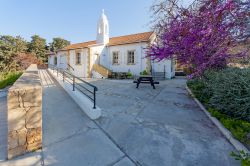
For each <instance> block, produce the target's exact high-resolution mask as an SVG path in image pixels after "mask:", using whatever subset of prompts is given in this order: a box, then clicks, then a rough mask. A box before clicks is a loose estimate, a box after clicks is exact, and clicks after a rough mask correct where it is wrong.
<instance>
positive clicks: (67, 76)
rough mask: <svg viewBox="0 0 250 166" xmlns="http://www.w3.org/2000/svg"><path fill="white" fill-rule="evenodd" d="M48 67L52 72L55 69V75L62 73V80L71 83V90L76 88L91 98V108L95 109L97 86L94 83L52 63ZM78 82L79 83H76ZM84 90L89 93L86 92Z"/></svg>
mask: <svg viewBox="0 0 250 166" xmlns="http://www.w3.org/2000/svg"><path fill="white" fill-rule="evenodd" d="M50 68H51V69H52V70H53V72H55V71H56V72H57V77H59V74H61V75H62V77H63V82H64V81H66V82H68V83H70V84H72V88H73V89H72V90H73V91H75V89H78V90H79V91H80V92H81V93H82V94H84V95H85V96H86V97H88V98H89V99H90V100H92V101H93V103H94V106H93V108H94V109H96V91H98V88H97V87H96V86H95V85H92V84H91V83H89V82H86V81H84V80H82V79H81V78H79V77H76V76H75V75H73V74H72V73H70V72H68V71H66V70H64V69H62V68H58V67H56V66H53V65H50ZM69 80H70V81H69ZM76 80H77V82H76ZM78 82H80V83H78ZM84 85H87V86H88V87H91V88H93V89H89V88H88V87H86V86H84ZM84 91H85V92H84ZM86 91H87V92H88V93H89V94H91V95H89V94H87V93H86Z"/></svg>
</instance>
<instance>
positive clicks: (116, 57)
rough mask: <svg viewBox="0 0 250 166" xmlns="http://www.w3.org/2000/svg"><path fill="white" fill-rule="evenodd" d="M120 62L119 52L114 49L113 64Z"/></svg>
mask: <svg viewBox="0 0 250 166" xmlns="http://www.w3.org/2000/svg"><path fill="white" fill-rule="evenodd" d="M118 63H119V52H118V51H114V52H113V65H114V64H116V65H117V64H118Z"/></svg>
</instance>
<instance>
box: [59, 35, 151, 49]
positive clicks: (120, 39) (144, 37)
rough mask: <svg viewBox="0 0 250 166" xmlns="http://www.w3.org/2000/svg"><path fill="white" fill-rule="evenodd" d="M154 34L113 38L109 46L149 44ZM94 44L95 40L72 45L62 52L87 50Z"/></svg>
mask: <svg viewBox="0 0 250 166" xmlns="http://www.w3.org/2000/svg"><path fill="white" fill-rule="evenodd" d="M152 34H153V32H144V33H137V34H132V35H126V36H118V37H112V38H110V39H109V43H108V45H109V46H114V45H122V44H129V43H138V42H147V41H149V40H150V37H151V35H152ZM94 44H96V41H95V40H94V41H88V42H84V43H77V44H71V45H68V46H67V47H65V48H63V49H62V50H71V49H77V48H86V47H89V46H90V45H94Z"/></svg>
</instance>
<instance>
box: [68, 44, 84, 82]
mask: <svg viewBox="0 0 250 166" xmlns="http://www.w3.org/2000/svg"><path fill="white" fill-rule="evenodd" d="M79 51H80V52H79V53H80V54H81V63H80V64H76V51H75V50H70V51H69V53H70V62H69V64H70V66H72V67H73V68H74V70H72V69H71V68H70V72H71V73H73V74H74V75H75V76H77V77H88V49H87V48H83V49H81V50H79Z"/></svg>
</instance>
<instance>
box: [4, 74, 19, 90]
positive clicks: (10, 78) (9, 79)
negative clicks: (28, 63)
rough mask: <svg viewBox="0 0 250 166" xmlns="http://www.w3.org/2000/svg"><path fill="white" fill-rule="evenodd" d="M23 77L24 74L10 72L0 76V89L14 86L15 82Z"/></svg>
mask: <svg viewBox="0 0 250 166" xmlns="http://www.w3.org/2000/svg"><path fill="white" fill-rule="evenodd" d="M21 75H22V72H9V73H1V74H0V89H3V88H5V87H6V86H9V85H12V84H14V82H15V81H16V80H17V79H18V78H19V77H20V76H21Z"/></svg>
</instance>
